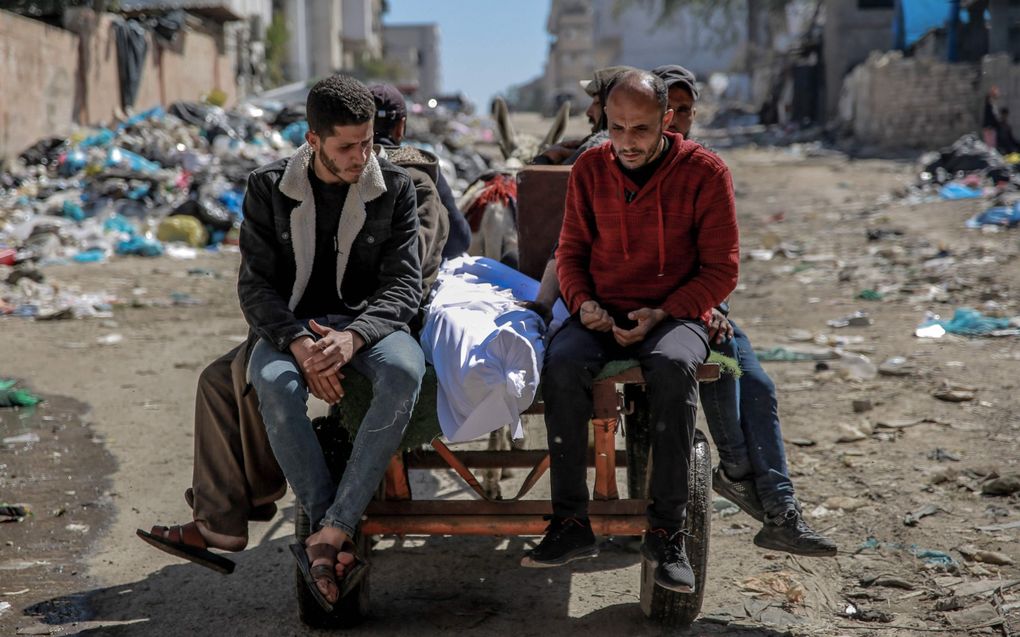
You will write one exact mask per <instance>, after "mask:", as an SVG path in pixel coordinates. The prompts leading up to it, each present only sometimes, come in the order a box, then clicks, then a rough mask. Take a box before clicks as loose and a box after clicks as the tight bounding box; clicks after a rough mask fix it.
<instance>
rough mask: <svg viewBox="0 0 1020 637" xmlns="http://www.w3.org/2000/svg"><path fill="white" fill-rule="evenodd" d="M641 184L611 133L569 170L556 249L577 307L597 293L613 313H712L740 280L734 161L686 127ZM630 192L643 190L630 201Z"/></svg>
mask: <svg viewBox="0 0 1020 637" xmlns="http://www.w3.org/2000/svg"><path fill="white" fill-rule="evenodd" d="M665 134H666V135H668V136H669V138H670V147H669V151H668V153H667V155H666V157H665V158H664V159H663V161H662V164H661V165H660V166H659V168H658V170H656V171H655V173H654V174H653V175H652V178H651V179H650V180H649V181H648V183H647V184H645V185H644V187H643V188H641V189H640V190H638V188H637V186H636V185H635V184H634V183H633V182H632V181H631V180H630V179H628V178H627V177H626V176H625V175H624V173H623V171H622V170H621V169H620V166H619V164H617V162H616V153H615V152H614V151H613V147H612V144H611V143H609V142H607V143H605V144H602V145H601V146H599V147H597V148H593V149H591V150H589V151H587V152H586V153H584V154H583V155H581V157H580V158H578V160H577V163H575V164H574V166H573V169H572V170H571V171H570V180H569V182H568V184H567V201H566V209H565V211H564V215H563V228H562V229H561V230H560V243H559V248H557V250H556V257H557V265H556V272H557V275H558V276H559V280H560V289H561V291H562V293H563V298H564V299H566V301H567V306H568V307H569V308H570V311H571V312H572V313H576V312H578V311H579V310H580V308H581V304H582V303H584V302H585V301H587V300H589V299H595V300H596V301H598V303H599V304H600V305H601V306H602V307H604V308H605V309H606V310H608V311H609V312H610V313H624V314H625V313H627V312H631V311H633V310H636V309H638V308H642V307H649V308H662V309H663V310H665V311H666V312H667V313H668V314H669V315H670V316H673V317H675V318H685V319H699V318H700V319H702V320H706V321H707V320H708V317H709V315H710V314H711V311H712V308H713V307H715V306H716V305H718V304H719V303H720V302H722V301H723V300H725V299H726V297H727V296H729V294H730V293H731V292H732V291H733V289H734V288H735V287H736V285H737V266H738V263H739V261H740V251H739V247H738V241H737V219H736V210H735V206H734V200H733V182H732V179H731V177H730V171H729V168H727V167H726V164H725V163H723V161H722V160H721V159H719V157H717V156H716V155H714V154H712V153H710V152H709V151H707V150H705V149H704V148H702V147H701V146H700V145H699V144H697V143H695V142H692V141H687V140H684V138H683V137H682V136H681V135H677V134H674V133H669V132H667V133H665ZM625 191H630V192H635V191H636V192H637V194H636V195H635V196H634V197H633V199H632V201H630V202H629V203H628V202H627V200H626V195H625Z"/></svg>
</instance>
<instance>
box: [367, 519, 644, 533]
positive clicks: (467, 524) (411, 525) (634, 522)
mask: <svg viewBox="0 0 1020 637" xmlns="http://www.w3.org/2000/svg"><path fill="white" fill-rule="evenodd" d="M590 519H591V525H592V529H593V530H594V531H595V533H597V534H599V535H603V536H606V535H641V533H643V532H644V530H645V529H646V528H647V526H648V522H647V519H646V518H645V516H644V515H643V514H642V515H630V516H598V515H592V516H590ZM548 524H549V523H548V521H546V520H543V519H542V518H540V517H535V516H520V515H501V516H488V515H457V516H421V515H418V516H411V515H407V516H386V517H369V518H368V519H367V520H365V522H363V523H362V525H361V529H362V531H363V532H364V533H368V534H370V535H542V534H543V533H545V529H546V527H547V525H548Z"/></svg>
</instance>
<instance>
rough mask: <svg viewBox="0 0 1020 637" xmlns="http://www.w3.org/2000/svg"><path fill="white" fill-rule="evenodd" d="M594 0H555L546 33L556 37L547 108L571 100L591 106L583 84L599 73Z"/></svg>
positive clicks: (545, 85) (545, 84)
mask: <svg viewBox="0 0 1020 637" xmlns="http://www.w3.org/2000/svg"><path fill="white" fill-rule="evenodd" d="M591 5H592V3H591V2H590V0H553V3H552V6H551V7H550V9H549V19H548V20H547V22H546V30H547V31H548V32H549V34H550V35H552V36H553V39H552V41H551V42H550V43H549V58H548V60H547V61H546V66H545V79H544V82H543V88H544V91H543V93H544V97H545V100H546V108H547V109H549V108H555V107H556V106H557V105H558V104H559V103H561V102H563V101H565V100H570V101H572V102H573V103H574V105H575V110H576V107H577V105H578V104H584V105H585V106H587V97H586V95H585V93H584V90H583V89H582V88H581V85H580V84H579V82H580V81H581V80H586V79H590V78H591V76H592V73H593V72H594V71H595V68H596V62H595V38H594V26H595V25H594V14H593V12H592V6H591Z"/></svg>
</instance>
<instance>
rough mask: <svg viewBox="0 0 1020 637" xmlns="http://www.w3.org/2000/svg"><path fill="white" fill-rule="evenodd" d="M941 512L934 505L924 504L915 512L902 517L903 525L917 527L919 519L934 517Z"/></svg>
mask: <svg viewBox="0 0 1020 637" xmlns="http://www.w3.org/2000/svg"><path fill="white" fill-rule="evenodd" d="M941 510H942V509H940V508H939V507H937V506H935V505H934V504H926V505H924V506H922V507H921V508H920V509H917V510H916V511H913V512H911V513H908V514H907V515H906V516H904V518H903V524H905V525H906V526H917V523H918V522H920V521H921V518H925V517H928V516H929V515H935V514H936V513H938V512H939V511H941Z"/></svg>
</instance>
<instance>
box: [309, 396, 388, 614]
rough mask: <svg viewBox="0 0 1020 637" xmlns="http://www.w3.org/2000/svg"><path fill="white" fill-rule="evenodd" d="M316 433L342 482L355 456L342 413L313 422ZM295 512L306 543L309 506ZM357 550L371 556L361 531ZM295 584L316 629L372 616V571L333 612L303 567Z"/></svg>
mask: <svg viewBox="0 0 1020 637" xmlns="http://www.w3.org/2000/svg"><path fill="white" fill-rule="evenodd" d="M313 425H314V426H315V433H316V435H317V436H318V438H319V444H320V446H321V447H322V451H323V454H324V455H325V456H326V460H327V462H328V464H329V468H330V471H331V472H332V473H333V481H334V482H337V483H338V482H339V481H340V476H342V475H343V471H344V468H345V467H346V465H347V459H348V458H349V457H350V455H351V442H350V437H349V436H348V435H347V431H346V430H345V429H344V428H343V427H341V426H340V421H339V418H338V416H336V415H335V414H334V415H331V416H328V417H326V418H316V419H315V421H314V422H313ZM295 511H296V512H295V514H294V537H295V539H296V540H297V541H298V542H301V543H304V541H305V540H306V539H308V536H309V535H311V529H310V520H309V519H308V515H307V514H306V513H305V509H304V507H303V506H301V504H300V503H298V505H297V506H296V507H295ZM353 540H354V546H355V547H356V549H355V550H357V551H358V555H360V556H361V557H362V558H364V559H368V558H369V553H370V551H371V545H370V543H369V541H368V538H366V537H365V536H364V535H362V534H361V533H360V532H359V533H358V534H357V535H355V536H354V538H353ZM294 572H295V575H296V579H295V583H296V590H297V602H298V617H300V618H301V621H302V622H303V623H304V624H305V625H306V626H310V627H313V628H352V627H354V626H356V625H358V624H360V623H361V622H362V621H364V619H365V618H366V617H368V614H369V609H370V602H369V579H370V578H371V575H372V573H371V571H370V572H368V573H366V574H365V576H364V578H362V580H361V582H360V583H359V584H358V585H357V586H356V587H354V589H353V590H351V592H350V593H348V594H347V595H346V596H345V597H344V598H343V599H341V600H339V601H338V602H337V603H336V604H335V605H334V606H333V612H332V613H327V612H326V611H324V610H323V609H322V607H321V606H319V603H318V602H316V601H315V597H313V596H312V593H311V591H309V590H308V585H307V584H305V580H304V577H302V576H301V570H300V569H298V568H297V566H296V565H295V567H294Z"/></svg>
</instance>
